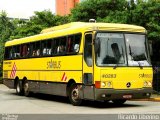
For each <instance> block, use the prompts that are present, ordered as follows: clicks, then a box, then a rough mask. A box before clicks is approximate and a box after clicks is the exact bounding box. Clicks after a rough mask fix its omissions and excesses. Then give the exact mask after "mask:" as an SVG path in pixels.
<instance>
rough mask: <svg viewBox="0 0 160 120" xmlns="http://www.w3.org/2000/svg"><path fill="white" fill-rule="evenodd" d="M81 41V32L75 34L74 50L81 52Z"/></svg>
mask: <svg viewBox="0 0 160 120" xmlns="http://www.w3.org/2000/svg"><path fill="white" fill-rule="evenodd" d="M80 42H81V34H80V35H79V34H78V35H75V42H74V52H76V53H77V52H79V49H80Z"/></svg>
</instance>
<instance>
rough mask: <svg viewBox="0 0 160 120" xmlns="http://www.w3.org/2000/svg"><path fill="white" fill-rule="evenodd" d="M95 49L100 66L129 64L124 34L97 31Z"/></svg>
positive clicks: (97, 62)
mask: <svg viewBox="0 0 160 120" xmlns="http://www.w3.org/2000/svg"><path fill="white" fill-rule="evenodd" d="M95 50H96V64H97V65H98V66H106V65H107V66H108V65H110V66H112V65H115V64H116V65H119V64H120V65H123V66H125V65H127V62H126V54H125V43H124V35H123V34H121V33H97V36H96V41H95Z"/></svg>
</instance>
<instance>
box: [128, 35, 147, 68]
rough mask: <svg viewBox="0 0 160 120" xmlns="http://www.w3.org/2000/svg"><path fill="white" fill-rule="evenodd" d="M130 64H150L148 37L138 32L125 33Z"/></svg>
mask: <svg viewBox="0 0 160 120" xmlns="http://www.w3.org/2000/svg"><path fill="white" fill-rule="evenodd" d="M125 38H126V46H127V57H128V65H129V66H149V65H150V63H149V57H148V53H147V47H146V46H147V45H146V37H145V35H138V34H125Z"/></svg>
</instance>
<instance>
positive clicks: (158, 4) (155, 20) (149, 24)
mask: <svg viewBox="0 0 160 120" xmlns="http://www.w3.org/2000/svg"><path fill="white" fill-rule="evenodd" d="M159 13H160V1H159V0H148V1H147V2H145V1H139V2H138V3H137V5H136V6H135V9H133V10H132V24H136V25H140V26H143V27H145V28H146V29H147V31H148V38H149V39H150V40H160V34H159V33H160V14H159Z"/></svg>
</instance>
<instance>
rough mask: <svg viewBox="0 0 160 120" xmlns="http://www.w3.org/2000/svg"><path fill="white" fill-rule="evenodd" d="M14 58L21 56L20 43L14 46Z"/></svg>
mask: <svg viewBox="0 0 160 120" xmlns="http://www.w3.org/2000/svg"><path fill="white" fill-rule="evenodd" d="M13 58H14V59H17V58H20V45H18V46H14V47H13Z"/></svg>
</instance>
